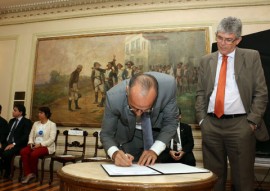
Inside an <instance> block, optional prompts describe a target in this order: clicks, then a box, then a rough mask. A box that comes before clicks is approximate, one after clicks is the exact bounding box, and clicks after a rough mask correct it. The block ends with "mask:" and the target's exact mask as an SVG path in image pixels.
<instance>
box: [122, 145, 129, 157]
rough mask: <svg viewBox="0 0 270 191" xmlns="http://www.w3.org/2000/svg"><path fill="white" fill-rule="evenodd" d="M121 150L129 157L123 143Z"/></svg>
mask: <svg viewBox="0 0 270 191" xmlns="http://www.w3.org/2000/svg"><path fill="white" fill-rule="evenodd" d="M120 150H122V151H123V152H124V153H125V155H126V157H128V155H127V153H126V151H125V149H124V147H123V145H120Z"/></svg>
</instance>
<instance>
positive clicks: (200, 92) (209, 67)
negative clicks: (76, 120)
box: [195, 48, 268, 128]
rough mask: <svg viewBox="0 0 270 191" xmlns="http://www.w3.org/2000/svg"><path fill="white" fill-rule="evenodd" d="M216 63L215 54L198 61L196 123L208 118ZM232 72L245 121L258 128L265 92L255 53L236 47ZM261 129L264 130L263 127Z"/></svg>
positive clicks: (266, 95) (259, 65)
mask: <svg viewBox="0 0 270 191" xmlns="http://www.w3.org/2000/svg"><path fill="white" fill-rule="evenodd" d="M217 62H218V52H214V53H212V54H209V55H206V56H204V57H203V58H202V59H201V63H200V67H199V79H198V88H197V100H196V104H195V109H196V117H197V120H198V122H200V121H201V120H202V119H204V118H205V116H206V115H207V108H208V105H209V99H210V96H211V94H212V91H213V88H214V82H215V76H216V69H217ZM234 70H235V78H236V83H237V86H238V89H239V93H240V97H241V99H242V102H243V105H244V108H245V111H246V113H247V120H249V121H252V122H254V123H256V124H258V125H260V124H262V123H263V115H264V112H265V109H266V106H267V102H268V92H267V86H266V83H265V77H264V71H263V68H262V64H261V59H260V55H259V53H258V51H256V50H250V49H241V48H236V51H235V61H234ZM263 128H266V127H265V126H263Z"/></svg>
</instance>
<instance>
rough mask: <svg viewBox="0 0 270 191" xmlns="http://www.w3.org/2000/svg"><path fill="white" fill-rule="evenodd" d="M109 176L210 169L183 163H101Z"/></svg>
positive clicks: (201, 171) (163, 173)
mask: <svg viewBox="0 0 270 191" xmlns="http://www.w3.org/2000/svg"><path fill="white" fill-rule="evenodd" d="M101 166H102V167H103V169H104V170H105V171H106V172H107V173H108V175H109V176H143V175H165V174H187V173H205V172H209V170H206V169H202V168H197V167H193V166H188V165H185V164H181V163H157V164H155V165H151V166H140V165H137V164H133V165H132V166H130V167H120V166H116V165H114V164H101Z"/></svg>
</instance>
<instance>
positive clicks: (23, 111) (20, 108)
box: [13, 104, 26, 116]
mask: <svg viewBox="0 0 270 191" xmlns="http://www.w3.org/2000/svg"><path fill="white" fill-rule="evenodd" d="M13 108H17V109H18V110H19V112H22V116H26V109H25V107H24V105H22V104H15V105H14V107H13Z"/></svg>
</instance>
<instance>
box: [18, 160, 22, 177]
mask: <svg viewBox="0 0 270 191" xmlns="http://www.w3.org/2000/svg"><path fill="white" fill-rule="evenodd" d="M19 168H20V174H19V177H18V182H21V181H22V177H23V166H22V158H20V160H19Z"/></svg>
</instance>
